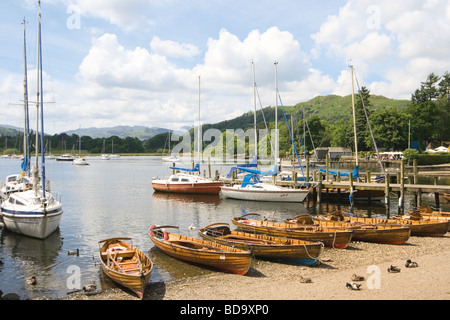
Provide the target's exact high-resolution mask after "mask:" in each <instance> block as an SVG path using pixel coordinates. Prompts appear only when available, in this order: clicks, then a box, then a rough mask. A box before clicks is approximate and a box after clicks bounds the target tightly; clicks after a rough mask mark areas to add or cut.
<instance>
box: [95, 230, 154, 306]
mask: <svg viewBox="0 0 450 320" xmlns="http://www.w3.org/2000/svg"><path fill="white" fill-rule="evenodd" d="M128 240H131V238H111V239H105V240H102V241H99V243H103V245H102V246H101V247H100V261H101V266H102V270H103V271H104V272H105V274H106V275H107V276H108V277H109V278H110V279H111V280H113V281H114V282H116V283H118V284H120V285H122V286H124V287H126V288H128V289H130V290H132V291H133V292H134V293H136V294H137V296H138V297H139V298H140V299H142V297H143V295H144V290H145V288H146V286H147V283H148V280H149V279H150V275H151V272H152V269H153V263H152V261H151V260H150V258H149V257H148V256H146V255H145V254H144V253H142V252H141V251H139V250H138V249H137V248H135V247H133V246H132V245H131V244H129V243H127V242H125V241H128Z"/></svg>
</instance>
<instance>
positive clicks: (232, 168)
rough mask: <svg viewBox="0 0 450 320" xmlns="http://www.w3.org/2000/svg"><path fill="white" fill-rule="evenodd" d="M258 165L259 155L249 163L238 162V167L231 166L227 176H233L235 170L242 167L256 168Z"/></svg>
mask: <svg viewBox="0 0 450 320" xmlns="http://www.w3.org/2000/svg"><path fill="white" fill-rule="evenodd" d="M256 167H258V156H255V157H254V158H253V159H252V161H250V162H249V163H247V164H238V165H237V167H231V169H230V172H228V175H227V178H231V176H232V175H233V171H236V170H239V169H240V168H256Z"/></svg>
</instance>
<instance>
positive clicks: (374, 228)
mask: <svg viewBox="0 0 450 320" xmlns="http://www.w3.org/2000/svg"><path fill="white" fill-rule="evenodd" d="M303 222H304V220H303V219H296V218H294V219H289V220H286V223H293V224H296V223H303ZM312 223H313V224H314V225H317V226H320V227H339V228H344V229H350V230H353V236H352V241H363V242H373V243H382V244H403V243H405V242H406V241H408V239H409V237H410V235H411V228H410V227H409V226H405V225H400V224H398V225H395V224H364V223H356V222H344V221H336V220H333V219H330V217H323V216H318V217H317V218H316V220H314V221H313V222H312Z"/></svg>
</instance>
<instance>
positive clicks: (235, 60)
mask: <svg viewBox="0 0 450 320" xmlns="http://www.w3.org/2000/svg"><path fill="white" fill-rule="evenodd" d="M197 50H198V49H197V47H195V46H193V45H190V44H179V43H176V42H172V41H161V40H160V39H159V38H158V37H154V38H153V40H152V42H151V43H150V48H148V49H147V48H139V47H138V48H131V49H129V48H125V47H124V46H123V45H122V44H121V43H120V42H119V39H118V37H117V36H116V35H114V34H104V35H103V36H101V37H99V38H96V39H94V40H93V42H92V47H91V49H90V50H89V53H88V55H87V56H86V57H85V58H84V60H83V62H82V63H81V65H80V68H79V75H78V79H79V82H80V85H81V89H80V90H79V92H80V97H81V98H82V100H83V101H84V102H83V103H82V105H80V108H82V109H84V113H83V114H86V117H87V114H91V117H95V116H99V117H101V118H102V119H104V120H103V125H106V123H107V122H108V121H109V120H108V119H109V118H111V121H113V120H112V119H114V118H120V119H121V121H122V122H123V124H127V123H129V124H143V125H148V126H153V125H155V126H158V125H161V124H162V122H164V121H166V119H168V118H170V119H171V122H172V123H175V122H178V124H179V127H181V126H183V125H186V124H188V125H192V124H193V123H194V121H196V119H197V107H198V76H199V75H200V76H201V106H202V112H201V113H202V122H203V123H205V122H208V123H215V122H219V121H222V120H224V119H230V118H232V117H234V116H238V115H241V114H242V113H243V112H247V111H248V110H252V108H253V101H252V97H253V94H252V73H251V70H252V69H251V62H252V61H255V64H256V66H257V67H256V74H257V79H256V81H257V84H258V88H259V92H260V94H261V100H262V103H263V106H264V107H265V106H267V105H273V104H274V103H275V94H274V86H275V84H274V75H275V67H274V62H275V61H279V65H278V73H279V88H280V91H281V94H282V96H283V100H285V101H284V102H285V103H286V104H289V103H298V102H299V101H298V99H299V96H300V97H303V96H305V97H313V96H314V95H316V94H319V93H320V90H321V89H322V88H324V87H325V86H326V85H328V84H330V83H331V80H330V79H329V77H327V76H323V75H322V74H321V73H320V72H319V71H317V70H312V69H310V66H311V64H310V62H309V60H308V59H307V56H306V54H305V53H304V52H302V50H301V48H300V44H299V43H298V42H297V41H296V40H295V39H294V37H293V35H292V34H291V33H289V32H282V31H280V30H279V29H278V28H270V29H268V30H267V31H265V32H263V33H260V32H259V31H257V30H254V31H252V32H250V33H249V34H248V36H247V37H246V38H245V39H243V40H240V39H239V38H238V37H237V36H236V35H234V34H232V33H230V32H228V31H227V30H225V29H223V30H222V31H221V32H220V34H219V37H218V38H217V39H213V38H210V39H209V40H208V44H207V51H206V53H205V57H204V62H203V63H202V64H199V65H197V66H195V67H193V68H192V69H183V68H179V67H178V66H177V65H176V61H175V62H169V61H168V59H167V58H166V57H167V56H172V57H173V56H177V55H178V56H179V57H184V56H189V55H191V54H197ZM163 54H164V55H163ZM310 90H313V93H312V92H310ZM115 121H117V120H115ZM110 125H112V124H110Z"/></svg>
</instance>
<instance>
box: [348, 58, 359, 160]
mask: <svg viewBox="0 0 450 320" xmlns="http://www.w3.org/2000/svg"><path fill="white" fill-rule="evenodd" d="M350 69H351V73H352V109H353V134H354V137H355V159H356V165H359V160H358V137H357V135H356V114H355V81H354V77H353V66H350Z"/></svg>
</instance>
